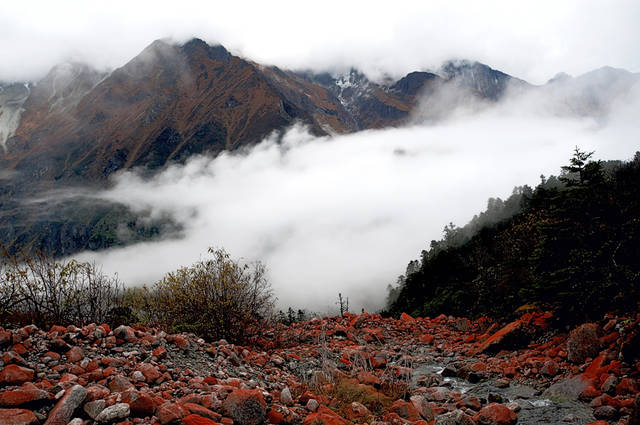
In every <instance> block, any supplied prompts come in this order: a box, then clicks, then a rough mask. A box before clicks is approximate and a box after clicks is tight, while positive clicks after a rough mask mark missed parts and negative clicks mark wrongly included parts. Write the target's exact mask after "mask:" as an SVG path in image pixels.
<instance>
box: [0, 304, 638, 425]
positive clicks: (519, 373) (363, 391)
mask: <svg viewBox="0 0 640 425" xmlns="http://www.w3.org/2000/svg"><path fill="white" fill-rule="evenodd" d="M552 319H553V318H552V316H551V315H550V314H542V313H530V314H526V315H525V316H523V317H522V318H521V319H520V320H518V321H516V322H513V323H510V324H508V325H507V326H504V327H500V326H498V325H496V324H492V323H491V322H490V321H488V320H479V321H476V322H471V321H469V320H467V319H459V318H458V319H456V318H448V317H444V316H440V317H436V318H434V319H414V318H412V317H410V316H408V315H403V316H402V317H401V319H400V320H394V319H383V318H381V317H380V316H378V315H370V314H367V313H363V314H362V315H359V316H356V315H349V314H347V315H346V316H345V317H332V318H324V319H314V320H311V321H308V322H301V323H294V324H292V325H291V326H288V327H284V326H281V327H279V328H275V329H271V330H268V331H266V332H265V333H264V334H263V335H262V337H261V338H260V339H259V340H258V341H257V342H256V344H255V345H254V346H252V347H242V346H238V345H232V344H229V343H227V342H226V341H224V340H221V341H217V342H213V343H208V342H205V341H204V340H202V339H199V338H197V337H195V336H194V335H191V334H176V335H169V334H167V333H165V332H163V331H160V330H157V329H149V328H141V327H128V326H120V327H118V328H116V329H114V330H112V329H110V328H109V326H107V325H99V326H98V325H94V324H92V325H87V326H85V327H82V328H77V327H74V326H69V327H66V328H65V327H61V326H54V327H52V328H51V329H49V330H41V329H38V328H36V327H35V326H27V327H24V328H21V329H13V330H2V329H0V350H3V351H2V355H1V363H0V365H1V367H2V368H1V369H0V425H5V424H14V425H15V424H25V425H27V424H29V425H32V424H45V425H54V424H67V423H70V424H74V425H80V424H96V423H118V424H162V425H166V424H181V423H182V424H186V425H201V424H202V425H206V424H223V425H259V424H263V423H270V424H275V425H278V424H283V425H289V424H296V425H299V424H300V425H348V424H350V423H356V424H364V423H369V424H377V425H383V424H384V425H405V424H414V425H427V424H434V423H435V424H437V425H450V424H465V425H473V424H478V425H488V424H500V425H501V424H515V423H518V424H543V423H544V424H555V423H564V424H590V423H591V424H598V425H605V424H620V425H622V424H630V425H631V424H633V425H637V424H639V423H640V419H639V414H640V397H638V377H639V376H640V364H639V363H638V357H640V348H639V347H640V336H639V335H640V332H639V329H640V320H639V319H640V317H637V318H633V319H629V318H617V317H608V318H605V319H604V320H603V321H602V322H601V323H593V324H586V325H583V326H581V327H579V328H576V329H574V330H572V331H571V333H570V334H568V335H567V334H558V333H557V332H553V331H551V330H550V327H549V324H550V321H551V320H552ZM258 347H259V348H258Z"/></svg>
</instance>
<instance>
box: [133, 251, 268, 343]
mask: <svg viewBox="0 0 640 425" xmlns="http://www.w3.org/2000/svg"><path fill="white" fill-rule="evenodd" d="M209 254H210V256H211V257H210V258H208V259H205V260H201V261H198V262H196V263H194V264H193V265H191V266H189V267H182V268H179V269H178V270H175V271H173V272H170V273H167V275H165V276H164V277H163V278H162V279H161V280H159V281H158V282H156V283H155V284H153V285H152V286H151V287H150V288H146V287H145V288H142V289H137V290H133V291H131V292H130V293H129V296H128V302H129V303H130V305H131V306H132V307H133V308H134V310H135V311H136V312H137V313H138V315H139V316H140V317H141V318H142V319H143V320H144V321H145V322H147V323H152V324H157V325H160V326H162V327H164V328H166V329H168V330H169V331H172V332H181V331H188V332H194V333H196V334H198V335H200V336H203V337H206V338H209V339H212V340H215V339H220V338H225V339H227V340H229V341H232V342H236V343H239V342H246V341H247V340H248V339H250V338H251V337H252V336H255V335H257V334H258V333H259V331H260V329H261V326H262V324H263V322H264V321H265V320H266V319H269V318H271V316H272V310H273V303H274V297H273V293H272V290H271V285H270V283H269V281H268V279H267V276H266V267H265V266H264V265H263V264H262V263H260V262H255V263H251V264H244V263H242V262H240V261H239V260H234V259H232V258H231V257H230V256H229V254H228V253H227V252H226V251H225V250H224V249H213V248H210V249H209Z"/></svg>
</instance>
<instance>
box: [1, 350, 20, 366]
mask: <svg viewBox="0 0 640 425" xmlns="http://www.w3.org/2000/svg"><path fill="white" fill-rule="evenodd" d="M2 362H3V363H4V364H5V365H8V364H11V363H13V364H17V365H23V364H25V361H24V359H23V358H22V356H21V355H20V354H18V353H17V352H15V351H7V352H5V353H4V354H2Z"/></svg>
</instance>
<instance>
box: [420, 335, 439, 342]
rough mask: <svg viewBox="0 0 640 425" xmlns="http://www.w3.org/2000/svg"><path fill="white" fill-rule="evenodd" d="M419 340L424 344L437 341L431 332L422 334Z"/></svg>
mask: <svg viewBox="0 0 640 425" xmlns="http://www.w3.org/2000/svg"><path fill="white" fill-rule="evenodd" d="M418 341H420V342H421V343H423V344H433V342H434V341H435V338H434V336H433V335H431V334H422V335H420V337H419V338H418Z"/></svg>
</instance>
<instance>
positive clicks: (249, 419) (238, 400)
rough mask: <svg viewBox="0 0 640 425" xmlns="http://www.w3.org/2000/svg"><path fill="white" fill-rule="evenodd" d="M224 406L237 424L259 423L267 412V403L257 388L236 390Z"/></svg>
mask: <svg viewBox="0 0 640 425" xmlns="http://www.w3.org/2000/svg"><path fill="white" fill-rule="evenodd" d="M222 406H223V409H224V411H225V412H226V414H227V416H229V417H231V418H232V419H233V422H234V424H236V425H259V424H261V423H262V422H264V420H265V418H266V414H267V404H266V403H265V401H264V398H263V397H262V393H260V391H257V390H244V389H237V390H234V391H233V392H232V393H231V394H229V396H228V397H227V399H226V400H225V401H224V403H223V405H222Z"/></svg>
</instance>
